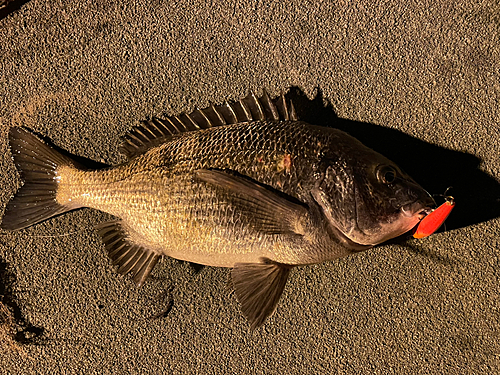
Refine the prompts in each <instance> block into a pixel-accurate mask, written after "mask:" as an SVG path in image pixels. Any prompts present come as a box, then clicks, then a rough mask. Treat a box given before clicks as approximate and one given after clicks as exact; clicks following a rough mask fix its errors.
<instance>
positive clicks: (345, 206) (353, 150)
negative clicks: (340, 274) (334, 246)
mask: <svg viewBox="0 0 500 375" xmlns="http://www.w3.org/2000/svg"><path fill="white" fill-rule="evenodd" d="M349 146H350V147H344V149H342V148H341V149H340V154H339V151H338V149H339V148H338V147H337V151H336V154H335V155H326V157H325V158H324V159H323V161H322V163H321V167H319V169H318V172H319V173H317V174H316V184H315V186H314V188H313V189H312V194H311V195H312V197H313V199H314V201H316V203H317V204H318V205H319V206H320V208H321V214H322V215H323V216H324V218H325V219H326V222H327V225H328V226H329V229H330V233H332V232H333V233H334V235H335V236H336V237H337V239H339V240H340V241H341V242H342V243H343V244H344V245H345V246H347V247H350V248H352V249H364V248H366V247H370V246H374V245H377V244H379V243H382V242H384V241H387V240H389V239H391V238H395V237H397V236H399V235H401V234H403V233H405V232H407V231H409V230H410V229H412V228H413V227H414V226H415V225H416V224H417V223H418V222H419V221H420V220H421V219H422V218H423V217H424V216H425V215H426V214H427V213H429V212H430V210H431V208H432V207H434V206H435V202H434V199H433V198H432V196H431V195H430V194H429V193H428V192H427V191H426V190H424V189H423V188H422V187H421V186H420V185H419V184H417V183H416V182H415V181H414V180H413V179H412V178H411V177H410V176H408V175H407V174H406V173H405V172H403V171H402V170H401V169H400V168H399V167H398V166H397V165H396V164H395V163H393V162H392V161H390V160H389V159H387V158H386V157H384V156H382V155H380V154H379V153H377V152H375V151H373V150H371V149H370V148H368V147H366V146H364V145H363V144H361V143H360V142H359V141H357V140H355V139H353V140H352V141H351V142H350V145H349ZM342 151H343V152H342ZM346 155H347V156H346Z"/></svg>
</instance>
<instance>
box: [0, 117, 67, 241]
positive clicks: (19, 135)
mask: <svg viewBox="0 0 500 375" xmlns="http://www.w3.org/2000/svg"><path fill="white" fill-rule="evenodd" d="M9 144H10V149H11V152H12V158H13V160H14V163H15V165H16V168H17V170H18V171H19V174H20V176H21V179H22V181H23V185H22V187H21V188H20V189H19V190H18V192H17V193H16V194H15V195H14V197H13V198H12V199H11V201H10V202H9V203H8V204H7V207H6V208H5V213H4V217H3V220H2V224H1V225H0V228H2V229H5V230H10V231H14V230H19V229H23V228H26V227H29V226H31V225H34V224H37V223H39V222H41V221H43V220H46V219H49V218H51V217H53V216H55V215H59V214H62V213H63V212H66V211H69V210H72V209H74V208H75V207H67V206H64V205H61V204H59V203H58V202H57V200H56V194H57V189H58V184H59V178H58V169H59V168H60V167H61V166H76V162H74V161H73V160H72V159H71V158H69V157H67V156H64V155H63V154H61V153H60V152H58V151H56V150H55V149H53V148H52V147H50V146H48V145H47V144H45V143H44V142H42V141H41V140H40V139H38V138H37V137H36V136H35V135H33V134H32V133H30V132H29V131H28V130H26V129H24V128H17V127H15V128H11V129H10V131H9Z"/></svg>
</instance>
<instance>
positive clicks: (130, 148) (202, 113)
mask: <svg viewBox="0 0 500 375" xmlns="http://www.w3.org/2000/svg"><path fill="white" fill-rule="evenodd" d="M256 120H257V121H266V120H267V121H279V120H285V121H288V120H295V121H297V120H298V118H297V114H296V111H295V108H294V106H293V103H292V102H291V101H287V100H286V98H285V96H284V94H283V93H281V95H280V96H279V97H278V98H277V99H275V100H271V99H270V97H269V95H268V93H267V91H266V90H263V94H262V96H261V97H260V98H257V97H256V96H255V94H254V93H253V92H251V91H250V92H249V94H248V95H247V96H246V97H245V98H243V99H240V100H239V101H237V102H235V103H233V104H230V103H228V102H225V103H224V104H222V105H218V106H213V105H211V106H210V107H208V108H206V109H196V110H194V111H193V112H192V113H183V114H181V115H179V116H170V117H166V118H164V119H159V118H153V119H152V120H151V121H144V123H143V125H142V126H139V127H136V128H134V129H132V130H131V131H130V132H129V133H128V134H127V135H126V136H125V137H124V141H123V143H122V145H121V147H120V151H121V152H122V153H123V154H124V155H125V156H127V157H128V158H129V159H131V158H133V157H135V156H137V155H139V154H141V153H143V152H145V151H147V150H148V149H149V148H151V147H154V146H157V145H159V144H160V143H162V142H165V141H168V140H169V139H170V137H172V136H174V135H176V134H180V133H184V132H190V131H196V130H200V129H207V128H212V127H216V126H223V125H229V124H237V123H241V122H249V121H256Z"/></svg>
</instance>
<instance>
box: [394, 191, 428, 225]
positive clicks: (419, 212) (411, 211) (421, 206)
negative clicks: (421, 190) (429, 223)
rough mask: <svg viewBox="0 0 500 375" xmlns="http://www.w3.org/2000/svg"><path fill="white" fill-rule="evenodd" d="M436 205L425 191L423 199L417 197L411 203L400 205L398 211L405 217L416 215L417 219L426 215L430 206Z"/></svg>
mask: <svg viewBox="0 0 500 375" xmlns="http://www.w3.org/2000/svg"><path fill="white" fill-rule="evenodd" d="M435 206H436V202H435V201H434V198H432V196H431V195H430V194H429V193H427V196H426V197H425V199H421V198H419V199H417V200H415V201H413V202H411V203H407V204H405V205H403V206H401V208H400V211H401V213H402V214H403V216H405V217H408V218H410V217H414V216H417V217H418V218H419V220H422V219H423V218H424V217H425V216H427V215H428V214H429V213H430V212H431V211H432V208H433V207H435Z"/></svg>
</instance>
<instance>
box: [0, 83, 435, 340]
mask: <svg viewBox="0 0 500 375" xmlns="http://www.w3.org/2000/svg"><path fill="white" fill-rule="evenodd" d="M9 144H10V150H11V153H12V158H13V161H14V163H15V166H16V168H17V170H18V172H19V174H20V177H21V180H22V182H23V185H22V186H21V188H20V189H19V190H18V192H17V193H16V194H15V195H14V196H13V197H12V198H11V200H10V201H9V203H8V204H7V206H6V209H5V213H4V216H3V220H2V223H1V226H0V227H1V228H2V229H4V230H8V231H15V230H21V229H23V228H26V227H29V226H31V225H35V224H37V223H39V222H41V221H44V220H47V219H50V218H52V217H54V216H57V215H60V214H63V213H65V212H68V211H71V210H75V209H78V208H82V207H90V208H93V209H97V210H100V211H103V212H106V213H109V214H111V215H113V216H114V219H113V220H111V221H109V222H105V223H101V224H98V225H97V230H98V233H99V234H100V236H101V237H102V241H103V243H104V245H105V248H106V250H107V252H108V254H109V257H110V259H111V261H112V263H113V264H114V265H115V266H117V267H118V269H117V271H118V272H119V273H121V274H130V275H131V277H132V279H133V280H134V281H135V283H137V285H142V284H143V283H144V282H145V281H146V279H147V277H148V276H149V275H150V273H151V272H152V270H153V268H154V267H155V265H156V264H157V262H158V260H159V259H160V257H162V256H169V257H172V258H175V259H179V260H183V261H189V262H192V263H197V264H201V265H206V266H215V267H227V268H231V271H230V281H231V283H232V286H233V288H234V291H235V295H236V298H237V300H238V301H239V303H240V305H241V310H242V313H243V315H244V316H245V317H246V318H247V320H248V322H249V324H250V327H251V329H252V330H254V329H256V328H257V327H260V326H261V325H262V324H263V323H264V321H265V320H266V319H267V318H268V317H269V316H270V315H271V314H272V313H273V312H274V311H275V309H276V306H277V304H278V301H279V299H280V296H281V295H282V293H283V290H284V288H285V285H286V282H287V279H288V277H289V274H290V272H291V270H292V269H293V268H294V267H296V266H302V265H311V264H317V263H321V262H325V261H331V260H334V259H337V258H341V257H345V256H348V255H350V254H354V253H358V252H361V251H364V250H367V249H369V248H371V247H374V246H376V245H378V244H381V243H383V242H385V241H387V240H389V239H392V238H394V237H397V236H400V235H402V234H404V233H406V232H408V231H409V230H411V229H412V228H413V227H414V226H415V225H417V223H418V222H419V221H420V220H421V219H422V218H423V217H424V216H425V215H426V213H427V212H429V211H430V210H431V207H434V206H435V202H434V199H433V198H432V197H431V196H430V195H429V193H427V191H426V190H424V189H423V188H422V187H421V186H420V185H419V184H417V183H416V182H415V181H414V180H413V179H412V178H411V177H410V176H408V175H407V174H406V173H405V172H404V171H403V170H401V169H400V168H399V167H398V166H397V165H396V164H395V163H394V162H392V161H390V160H389V159H387V158H386V157H384V156H382V155H381V154H379V153H377V152H375V151H374V150H372V149H370V148H368V147H366V146H365V145H363V144H362V143H361V142H359V141H358V140H357V139H355V138H354V137H352V136H350V135H348V134H347V133H345V132H343V131H340V130H338V129H335V128H333V127H324V126H317V125H312V124H309V123H307V122H304V121H301V120H300V119H299V117H298V116H297V112H296V110H295V107H294V105H293V102H292V101H291V100H288V99H286V98H285V96H284V95H283V94H282V95H281V96H279V97H278V98H275V99H271V98H270V97H269V95H268V94H267V92H266V91H264V92H263V94H262V95H261V96H260V97H257V96H256V95H255V94H254V93H253V92H250V93H249V94H248V95H247V96H246V97H245V98H243V99H240V100H238V101H236V102H234V103H231V104H229V103H227V102H226V103H224V104H221V105H216V106H214V105H212V106H210V107H208V108H205V109H196V110H195V111H193V112H191V113H184V114H181V115H179V116H171V117H167V118H165V119H159V118H153V119H152V120H150V121H145V122H144V123H142V124H141V125H139V126H136V127H134V128H133V129H131V130H130V131H129V132H128V133H127V134H126V135H125V137H124V140H123V143H122V145H121V147H120V151H121V152H122V154H123V155H125V157H126V158H127V161H126V162H124V163H122V164H119V165H115V166H107V167H103V168H100V169H89V168H87V167H86V166H85V165H82V164H81V163H79V162H77V161H76V160H74V158H72V157H70V156H68V155H66V154H63V153H61V152H59V151H57V150H56V149H55V148H53V147H51V146H50V145H48V144H46V143H45V142H43V141H42V140H40V139H39V138H38V137H37V136H35V135H34V134H33V133H32V132H31V131H29V130H28V129H26V128H22V127H12V128H10V130H9Z"/></svg>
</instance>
